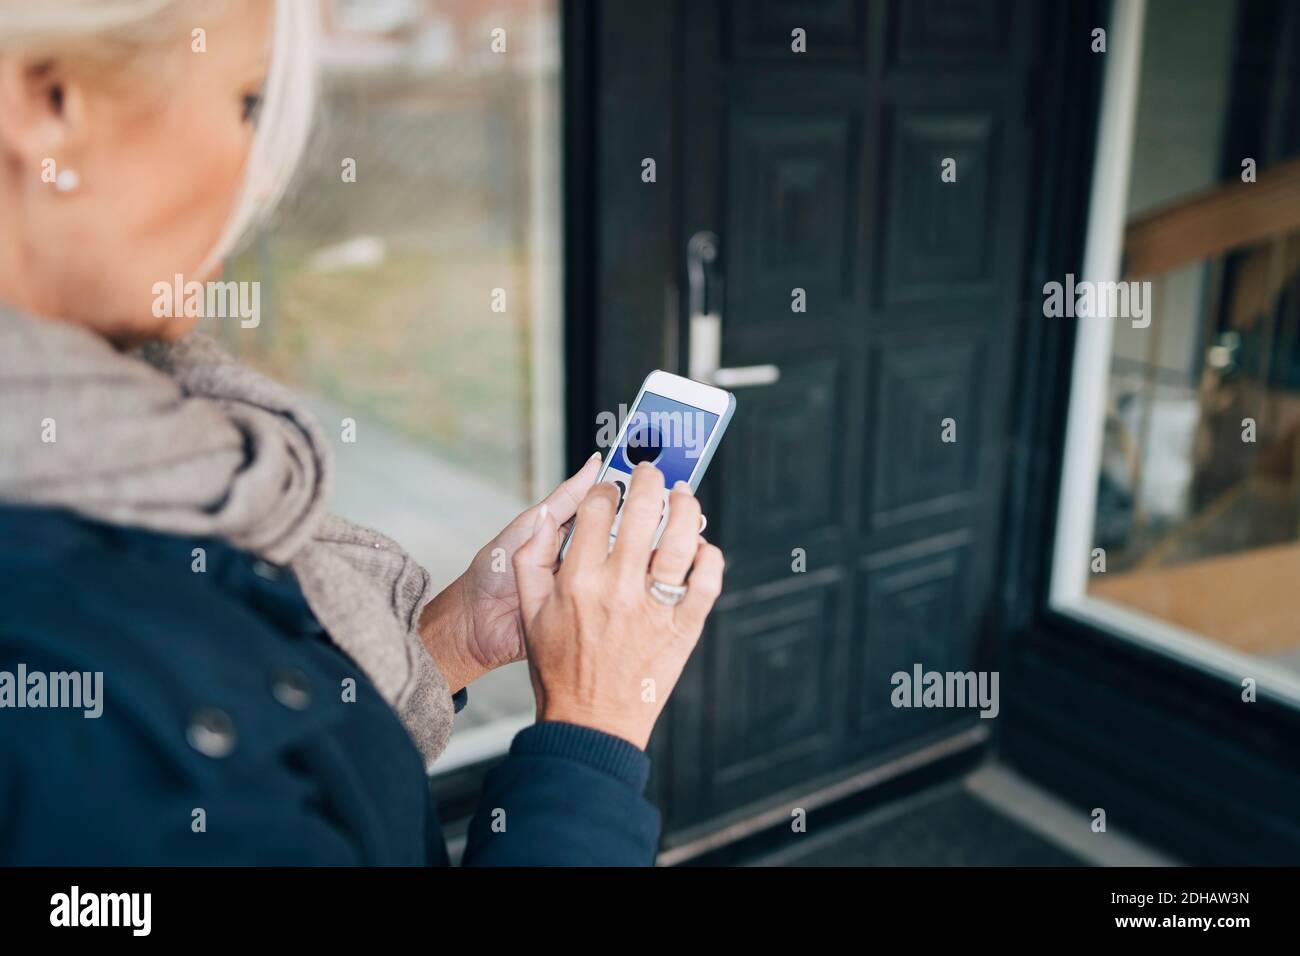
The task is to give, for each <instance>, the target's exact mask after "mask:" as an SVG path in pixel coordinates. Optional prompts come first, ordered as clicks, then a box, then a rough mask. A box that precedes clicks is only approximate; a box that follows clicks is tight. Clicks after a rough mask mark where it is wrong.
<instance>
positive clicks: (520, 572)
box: [514, 505, 560, 621]
mask: <svg viewBox="0 0 1300 956" xmlns="http://www.w3.org/2000/svg"><path fill="white" fill-rule="evenodd" d="M558 531H559V527H558V526H557V525H556V523H555V516H554V515H552V514H551V509H550V508H549V507H548V506H546V505H542V507H541V508H540V509H538V512H537V520H536V521H535V522H534V524H533V536H532V537H531V538H529V539H528V540H527V541H525V542H524V544H523V545H522V546H521V547H520V548H519V549H518V550H517V551H515V557H514V565H515V584H516V586H517V587H518V588H519V610H520V612H521V613H522V615H523V619H524V620H525V621H531V620H532V619H533V618H534V617H536V615H537V612H538V611H539V610H540V609H541V607H542V605H543V604H544V603H545V602H546V599H547V598H548V597H549V596H550V594H551V591H552V589H553V588H554V587H555V560H556V558H558V557H559V555H560V536H559V534H558V533H557V532H558Z"/></svg>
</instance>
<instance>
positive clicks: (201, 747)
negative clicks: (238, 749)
mask: <svg viewBox="0 0 1300 956" xmlns="http://www.w3.org/2000/svg"><path fill="white" fill-rule="evenodd" d="M185 739H186V740H188V741H189V742H190V746H191V747H193V748H194V749H195V750H197V751H198V752H199V753H201V754H203V755H204V756H205V757H212V758H214V759H220V758H221V757H226V756H229V754H230V752H231V751H232V750H234V749H235V722H234V721H233V720H231V719H230V715H229V714H227V713H226V712H225V711H224V710H218V709H217V708H215V707H204V708H202V709H200V710H196V711H195V712H194V714H193V715H192V716H191V717H190V725H189V727H187V728H186V730H185Z"/></svg>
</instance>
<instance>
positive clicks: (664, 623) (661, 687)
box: [514, 464, 723, 749]
mask: <svg viewBox="0 0 1300 956" xmlns="http://www.w3.org/2000/svg"><path fill="white" fill-rule="evenodd" d="M663 482H664V479H663V473H662V472H660V471H659V469H657V468H655V467H654V466H653V465H650V464H641V465H638V466H637V467H636V469H635V470H634V471H633V473H632V480H631V482H630V487H629V488H628V491H627V497H626V500H625V501H624V502H623V518H622V521H621V522H620V524H619V530H618V538H617V539H616V541H615V544H614V547H613V550H610V548H609V534H610V529H611V528H612V526H613V523H614V515H615V511H616V508H617V506H618V489H617V488H615V486H614V485H613V484H611V483H609V482H599V483H597V484H596V485H595V487H593V488H592V489H591V491H590V492H589V493H588V494H587V496H586V498H585V499H583V502H582V504H581V505H580V506H579V508H578V513H577V518H576V523H575V525H574V530H573V539H572V540H571V541H570V542H569V550H568V553H567V554H566V556H565V559H564V564H563V565H562V566H561V567H560V570H559V571H558V572H556V571H555V561H556V559H557V557H558V555H559V550H560V545H561V541H562V536H561V533H560V528H559V527H558V525H557V524H556V522H555V519H554V516H552V515H551V514H550V513H549V512H544V513H542V514H541V515H540V516H539V518H538V520H537V524H536V527H535V529H534V531H533V536H532V538H531V539H529V541H528V543H527V544H525V545H524V546H523V547H521V548H520V549H519V550H518V551H516V552H515V556H514V566H515V577H516V580H517V581H518V584H519V603H520V611H521V612H522V617H523V621H524V641H525V643H526V644H527V645H528V667H529V670H530V672H531V674H532V680H533V690H534V691H535V693H536V696H537V719H538V720H562V721H565V722H567V723H572V724H580V725H582V726H586V727H592V728H594V729H596V730H602V731H604V732H605V733H609V734H613V735H615V736H617V737H622V738H623V739H624V740H627V741H630V742H631V743H633V744H635V745H636V746H638V747H641V748H642V749H644V748H645V746H646V743H647V742H648V741H649V739H650V731H651V730H652V729H653V728H654V724H655V721H656V720H657V719H658V718H659V714H660V712H661V711H662V710H663V708H664V704H665V703H667V700H668V696H669V695H670V694H671V693H672V690H673V688H674V687H675V686H676V684H677V679H678V678H679V677H680V676H681V673H682V668H684V667H685V666H686V660H687V658H689V657H690V655H691V651H692V650H694V648H695V644H696V642H697V641H698V640H699V638H700V632H701V631H702V630H703V629H704V621H705V618H706V617H707V616H708V613H709V611H710V610H711V609H712V608H713V602H714V601H715V600H716V599H717V597H718V594H719V592H720V591H721V590H722V569H723V560H722V552H721V551H719V550H718V549H717V548H716V547H714V546H713V545H711V544H708V543H707V542H705V540H704V539H703V538H702V537H700V535H699V528H700V505H699V502H698V501H697V500H696V499H695V496H694V495H693V494H691V492H690V489H689V488H688V487H687V486H686V485H685V484H684V483H681V482H679V483H678V484H677V486H676V487H674V489H673V491H672V495H671V497H670V500H669V514H668V524H667V527H666V528H665V529H664V533H663V537H662V538H661V540H660V542H659V547H658V549H657V550H655V551H654V552H653V554H652V551H651V549H652V547H653V544H654V533H655V529H656V528H657V527H658V526H659V520H660V518H661V517H662V513H663V504H662V502H663V486H664V485H663ZM688 574H689V575H690V580H689V581H687V575H688ZM651 580H657V581H659V582H661V583H664V584H688V585H689V590H688V591H687V593H686V597H685V598H684V599H683V600H682V602H681V603H680V604H677V605H676V606H668V605H665V604H662V603H660V602H659V601H657V600H655V598H654V597H653V596H652V595H651V594H650V591H649V586H650V582H651Z"/></svg>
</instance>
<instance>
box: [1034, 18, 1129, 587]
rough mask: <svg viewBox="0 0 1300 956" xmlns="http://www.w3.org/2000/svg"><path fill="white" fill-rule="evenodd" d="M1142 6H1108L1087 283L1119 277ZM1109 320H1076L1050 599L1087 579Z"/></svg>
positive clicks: (1085, 268) (1086, 248) (1107, 368)
mask: <svg viewBox="0 0 1300 956" xmlns="http://www.w3.org/2000/svg"><path fill="white" fill-rule="evenodd" d="M1146 6H1147V5H1146V0H1126V2H1124V3H1115V4H1113V5H1112V22H1111V25H1110V29H1109V30H1108V31H1107V36H1106V42H1107V52H1106V53H1105V54H1104V55H1105V56H1106V57H1107V61H1106V79H1105V86H1104V89H1103V93H1102V101H1101V128H1100V133H1099V135H1098V137H1097V152H1096V156H1095V158H1094V159H1093V174H1092V196H1091V198H1090V202H1089V207H1088V238H1087V243H1086V245H1085V246H1084V254H1083V275H1082V277H1081V278H1082V279H1084V280H1088V281H1092V282H1113V281H1116V280H1118V279H1119V278H1120V261H1121V256H1122V255H1123V251H1124V221H1125V219H1126V215H1125V214H1126V209H1127V206H1128V177H1129V167H1130V165H1131V160H1132V157H1133V127H1134V125H1135V124H1134V119H1135V117H1136V115H1137V93H1138V78H1139V67H1140V64H1141V52H1142V27H1143V24H1144V23H1145V22H1146ZM1058 278H1061V279H1063V278H1064V276H1061V277H1058ZM1114 321H1116V320H1114V319H1105V318H1085V317H1083V316H1080V317H1079V318H1077V319H1076V320H1075V322H1076V323H1077V328H1076V332H1075V339H1074V369H1073V372H1072V373H1071V377H1070V382H1071V385H1070V408H1069V420H1068V423H1067V425H1066V432H1065V467H1064V470H1063V471H1062V474H1061V497H1060V500H1059V501H1058V502H1057V512H1056V513H1057V519H1056V521H1057V524H1056V548H1055V551H1054V554H1053V556H1052V588H1051V601H1052V604H1053V605H1067V604H1072V603H1074V602H1075V601H1077V600H1079V599H1080V598H1081V597H1083V595H1084V590H1085V583H1086V582H1087V580H1088V563H1089V558H1090V556H1091V552H1092V531H1093V522H1094V521H1095V518H1096V511H1097V475H1098V469H1099V468H1100V466H1101V439H1102V428H1103V426H1104V424H1105V415H1106V380H1107V376H1108V375H1109V373H1110V353H1111V340H1112V337H1113V332H1114V327H1113V324H1112V323H1113V322H1114Z"/></svg>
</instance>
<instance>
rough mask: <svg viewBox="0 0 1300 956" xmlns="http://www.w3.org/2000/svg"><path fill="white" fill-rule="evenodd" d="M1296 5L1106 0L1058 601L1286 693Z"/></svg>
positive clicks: (1293, 450) (1295, 640) (1292, 602)
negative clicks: (1093, 287)
mask: <svg viewBox="0 0 1300 956" xmlns="http://www.w3.org/2000/svg"><path fill="white" fill-rule="evenodd" d="M1293 6H1294V5H1290V4H1259V3H1250V2H1238V0H1202V2H1198V3H1195V4H1187V3H1180V2H1178V0H1147V2H1145V3H1135V4H1123V5H1117V13H1116V17H1117V22H1116V23H1115V24H1113V25H1112V28H1111V30H1110V41H1111V44H1112V53H1117V54H1118V56H1116V58H1115V59H1114V60H1112V61H1111V63H1110V64H1109V65H1108V71H1109V75H1108V77H1107V82H1106V92H1105V95H1104V106H1103V115H1102V119H1101V123H1102V143H1101V145H1100V148H1099V151H1098V158H1097V168H1096V180H1097V183H1098V185H1097V187H1096V188H1098V189H1102V190H1106V191H1107V192H1106V193H1105V194H1101V195H1097V196H1094V200H1093V209H1092V216H1091V220H1090V227H1089V228H1090V235H1089V240H1088V256H1089V262H1088V263H1086V264H1085V271H1086V272H1088V273H1089V275H1088V276H1087V277H1086V278H1089V279H1094V280H1095V279H1111V280H1118V281H1120V282H1121V283H1123V284H1124V286H1125V294H1127V296H1128V299H1129V306H1130V308H1129V309H1127V310H1125V311H1123V312H1122V314H1116V313H1115V312H1110V313H1108V314H1106V315H1104V316H1099V317H1081V318H1080V319H1079V333H1078V335H1079V339H1078V345H1077V352H1078V354H1077V355H1076V365H1075V379H1074V382H1073V393H1072V405H1071V422H1070V431H1069V435H1068V441H1067V460H1066V469H1065V478H1064V484H1063V489H1062V498H1061V526H1060V528H1059V529H1058V550H1057V565H1056V567H1055V569H1054V582H1053V590H1054V598H1055V601H1056V603H1057V605H1058V606H1062V607H1064V608H1066V609H1069V610H1073V611H1075V612H1078V613H1082V614H1085V615H1087V616H1089V617H1093V618H1100V619H1102V620H1104V621H1106V622H1108V623H1110V624H1111V625H1112V626H1113V627H1114V628H1115V629H1117V630H1118V631H1120V632H1121V633H1124V634H1127V635H1130V636H1133V637H1136V638H1138V639H1142V640H1149V641H1153V642H1155V643H1158V644H1161V645H1162V646H1164V647H1166V648H1167V649H1169V650H1171V651H1174V652H1175V653H1179V654H1182V655H1186V656H1188V657H1190V658H1192V659H1194V660H1196V661H1198V662H1199V663H1201V664H1203V665H1207V666H1211V667H1215V668H1218V669H1220V670H1221V671H1223V672H1224V673H1225V674H1226V675H1230V676H1231V677H1233V678H1235V679H1238V680H1239V679H1242V678H1245V677H1255V678H1256V679H1257V680H1258V682H1259V684H1260V685H1261V686H1263V685H1265V684H1271V686H1272V689H1274V690H1277V691H1280V692H1284V693H1287V694H1295V695H1297V699H1300V586H1297V585H1298V584H1300V208H1297V205H1298V204H1297V201H1296V198H1295V197H1296V196H1297V195H1300V191H1298V190H1300V149H1298V148H1297V146H1298V145H1300V144H1298V143H1297V142H1296V135H1295V133H1294V132H1293V131H1292V127H1294V126H1295V125H1296V124H1295V123H1294V120H1293V113H1292V112H1291V111H1292V109H1293V104H1294V103H1295V102H1296V100H1295V95H1296V93H1298V92H1300V81H1297V78H1296V77H1295V76H1294V75H1293V74H1294V71H1293V70H1290V69H1287V68H1285V66H1286V61H1284V60H1283V59H1282V58H1283V57H1284V56H1285V55H1286V54H1285V51H1286V50H1287V49H1288V48H1289V47H1288V44H1289V43H1290V42H1292V39H1294V37H1295V36H1297V29H1298V28H1300V18H1298V17H1297V16H1296V12H1295V11H1294V10H1291V9H1289V8H1290V7H1293ZM1288 38H1290V39H1288ZM1126 40H1127V41H1130V48H1129V49H1124V44H1125V42H1126ZM1134 46H1135V47H1136V49H1133V48H1132V47H1134ZM1117 48H1118V49H1117ZM1126 125H1128V126H1129V127H1130V128H1129V129H1127V130H1126V129H1125V126H1126ZM1119 301H1120V303H1121V304H1122V302H1123V298H1122V297H1121V298H1120V300H1119ZM1136 303H1144V305H1145V314H1139V310H1138V309H1137V308H1136V306H1135V304H1136Z"/></svg>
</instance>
